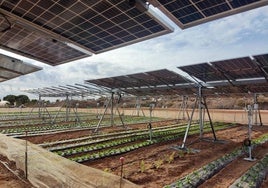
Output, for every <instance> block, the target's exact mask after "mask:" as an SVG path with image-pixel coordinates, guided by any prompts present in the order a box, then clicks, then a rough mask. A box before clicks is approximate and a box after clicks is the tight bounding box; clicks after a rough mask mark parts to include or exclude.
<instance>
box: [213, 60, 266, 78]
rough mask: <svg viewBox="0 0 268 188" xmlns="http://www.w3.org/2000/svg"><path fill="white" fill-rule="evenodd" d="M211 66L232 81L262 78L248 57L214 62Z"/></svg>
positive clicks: (261, 74)
mask: <svg viewBox="0 0 268 188" xmlns="http://www.w3.org/2000/svg"><path fill="white" fill-rule="evenodd" d="M211 64H212V65H214V66H215V67H216V68H217V69H219V70H221V71H222V72H223V73H225V74H227V75H228V78H229V79H232V80H236V79H247V78H258V77H264V75H263V73H262V71H261V70H260V69H259V67H258V66H257V64H256V63H255V62H254V61H252V60H251V59H250V58H249V57H242V58H237V59H229V60H223V61H216V62H211Z"/></svg>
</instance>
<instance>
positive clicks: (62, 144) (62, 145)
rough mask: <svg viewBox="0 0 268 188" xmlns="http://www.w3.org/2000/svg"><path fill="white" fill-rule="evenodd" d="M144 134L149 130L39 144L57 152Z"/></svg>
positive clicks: (174, 125)
mask: <svg viewBox="0 0 268 188" xmlns="http://www.w3.org/2000/svg"><path fill="white" fill-rule="evenodd" d="M185 127H186V126H185V124H173V125H169V126H164V127H157V128H154V129H153V132H159V131H164V130H172V129H184V128H185ZM142 134H146V135H148V129H141V130H126V131H120V132H116V133H108V134H103V135H93V136H86V137H82V138H76V139H69V140H62V141H56V142H50V143H44V144H39V146H41V147H43V148H47V149H49V150H50V151H53V150H57V149H67V148H72V147H77V146H83V145H87V144H94V143H98V142H105V141H111V140H113V139H118V138H127V137H133V136H139V135H142Z"/></svg>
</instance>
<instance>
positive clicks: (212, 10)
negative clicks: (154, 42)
mask: <svg viewBox="0 0 268 188" xmlns="http://www.w3.org/2000/svg"><path fill="white" fill-rule="evenodd" d="M157 1H158V2H156V3H154V2H153V3H152V4H153V5H155V6H157V7H158V8H159V9H160V10H163V12H164V13H166V12H169V13H170V14H167V16H168V17H170V18H171V19H172V20H173V21H175V22H176V24H177V25H178V26H179V27H181V28H187V27H191V26H194V25H198V24H201V23H204V22H208V21H211V20H214V19H218V18H220V17H225V16H229V15H232V14H235V13H240V12H243V11H246V10H249V9H253V8H257V7H261V6H265V5H268V1H266V0H191V1H190V0H183V1H181V0H171V1H167V0H157ZM159 4H160V6H159ZM207 18H209V19H207Z"/></svg>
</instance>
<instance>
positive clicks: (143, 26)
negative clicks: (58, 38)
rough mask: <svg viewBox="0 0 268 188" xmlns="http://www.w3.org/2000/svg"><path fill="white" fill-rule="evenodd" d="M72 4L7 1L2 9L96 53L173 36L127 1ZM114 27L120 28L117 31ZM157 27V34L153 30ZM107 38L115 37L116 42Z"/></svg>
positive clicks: (73, 2) (146, 13)
mask: <svg viewBox="0 0 268 188" xmlns="http://www.w3.org/2000/svg"><path fill="white" fill-rule="evenodd" d="M71 2H72V4H71V3H70V2H69V1H67V2H65V1H48V4H49V6H48V5H45V4H44V1H38V2H29V1H26V0H24V1H20V2H14V1H11V2H9V1H5V2H3V3H2V5H1V8H2V9H6V10H9V11H11V12H12V13H13V14H16V15H20V16H22V17H23V18H26V19H27V20H29V21H31V22H33V23H35V24H37V25H39V26H42V27H44V28H47V29H49V30H52V31H53V32H55V33H57V34H61V35H64V37H66V38H68V39H72V40H74V38H72V36H74V35H75V36H76V40H75V42H77V43H79V44H81V45H84V46H85V47H87V48H88V49H91V50H92V51H93V52H95V53H97V52H100V51H105V50H106V48H108V49H109V48H111V47H113V46H114V45H120V44H123V43H126V42H130V41H133V40H136V39H138V38H143V37H146V36H150V35H152V34H155V32H157V33H159V34H164V33H167V32H170V30H167V28H164V27H163V26H161V24H160V23H158V22H157V21H155V20H154V18H153V17H152V16H151V15H149V13H148V12H141V11H140V10H138V9H137V8H135V7H130V6H129V5H128V2H127V1H124V0H121V1H116V3H117V4H116V5H115V2H114V1H108V0H107V1H93V2H91V1H71ZM66 4H67V5H66ZM28 13H30V14H31V15H32V16H29V14H28ZM136 17H137V20H139V21H137V20H136ZM40 18H42V19H40ZM147 21H150V22H147ZM149 23H150V24H149ZM148 24H149V25H148ZM85 25H87V26H85ZM115 25H117V26H118V27H116V28H115V27H114V26H115ZM156 26H157V30H156V29H154V28H155V27H156ZM85 27H87V29H85ZM147 27H148V28H147ZM111 28H113V30H112V29H111ZM106 31H107V32H106ZM122 31H125V32H126V33H127V35H128V37H124V38H122V36H121V35H120V34H118V35H119V36H118V35H116V34H117V33H119V32H122ZM162 32H163V33H162ZM83 33H84V35H83ZM89 36H95V37H96V40H91V41H89V42H87V43H81V41H82V40H84V41H87V40H86V38H87V37H89ZM107 36H113V37H114V38H115V39H114V38H113V39H112V38H108V37H107ZM130 36H132V37H130ZM104 37H107V38H106V40H100V39H101V38H104ZM100 41H101V42H100ZM114 41H116V42H114Z"/></svg>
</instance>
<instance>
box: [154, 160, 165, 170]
mask: <svg viewBox="0 0 268 188" xmlns="http://www.w3.org/2000/svg"><path fill="white" fill-rule="evenodd" d="M163 163H164V161H163V159H158V160H157V161H155V162H154V166H155V168H156V169H159V168H160V167H161V165H162V164H163Z"/></svg>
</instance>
